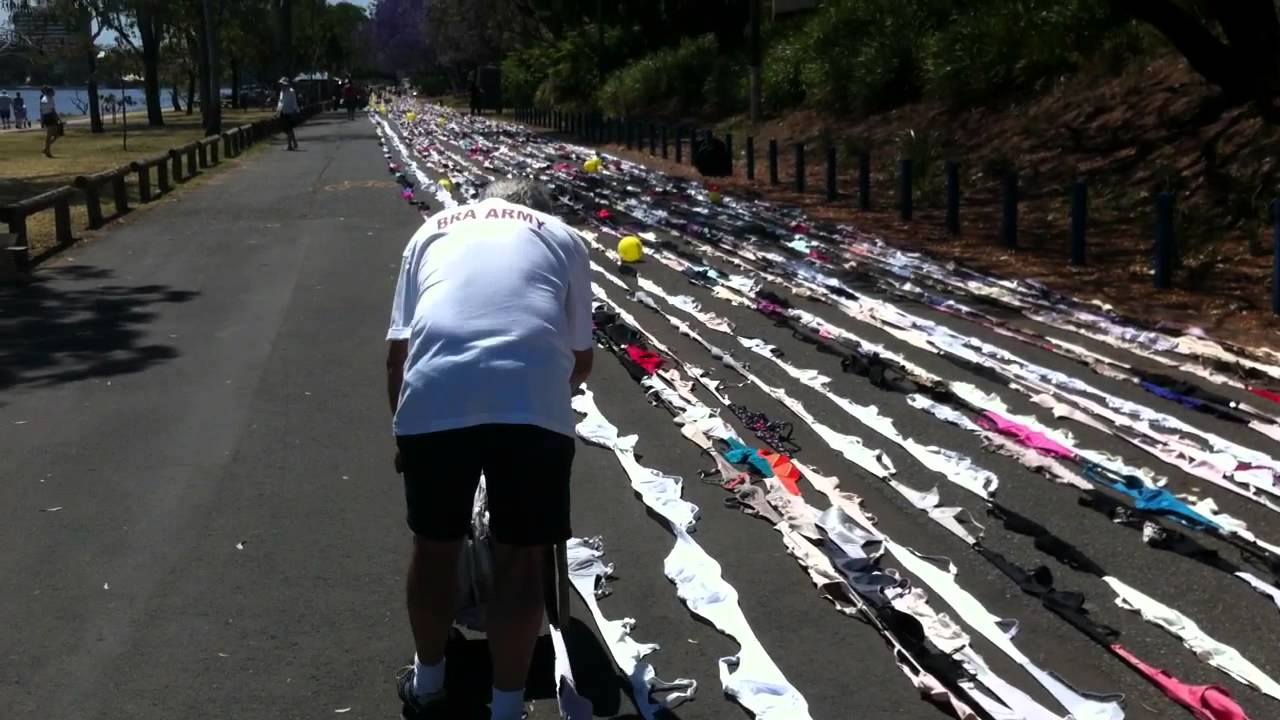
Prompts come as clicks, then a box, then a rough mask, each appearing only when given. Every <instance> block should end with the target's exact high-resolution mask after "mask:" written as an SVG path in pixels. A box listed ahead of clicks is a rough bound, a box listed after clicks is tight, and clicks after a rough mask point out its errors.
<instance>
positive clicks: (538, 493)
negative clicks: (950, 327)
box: [396, 425, 575, 545]
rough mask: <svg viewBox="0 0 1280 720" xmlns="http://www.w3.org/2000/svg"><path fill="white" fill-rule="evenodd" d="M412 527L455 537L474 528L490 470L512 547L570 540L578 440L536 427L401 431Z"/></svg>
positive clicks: (493, 511) (492, 517)
mask: <svg viewBox="0 0 1280 720" xmlns="http://www.w3.org/2000/svg"><path fill="white" fill-rule="evenodd" d="M396 445H397V446H398V447H399V449H400V463H401V468H402V469H403V471H404V496H405V502H406V504H407V505H408V510H409V512H408V522H409V529H410V530H412V531H413V532H414V534H415V535H419V536H422V537H425V538H427V539H428V540H435V541H438V542H448V541H452V540H461V539H462V538H464V537H465V536H466V534H467V532H468V530H470V528H471V506H472V503H473V500H474V498H475V494H476V487H477V486H478V485H479V483H480V473H482V472H483V473H484V478H485V487H486V488H487V490H488V496H489V529H490V532H491V533H492V534H493V538H494V540H497V541H498V542H500V543H504V544H507V545H553V544H555V543H558V542H563V541H565V540H568V539H569V538H570V537H571V535H572V533H571V531H570V528H569V475H570V473H571V471H572V468H573V454H574V450H575V441H574V439H573V438H571V437H569V436H568V435H561V434H560V433H558V432H553V431H551V430H547V429H544V428H540V427H537V426H534V425H475V426H472V427H465V428H458V429H456V430H444V431H441V432H434V433H426V434H424V435H400V436H398V437H396Z"/></svg>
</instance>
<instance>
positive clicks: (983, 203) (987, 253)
mask: <svg viewBox="0 0 1280 720" xmlns="http://www.w3.org/2000/svg"><path fill="white" fill-rule="evenodd" d="M1211 97H1212V93H1211V90H1210V89H1209V88H1208V87H1206V86H1205V85H1204V83H1203V82H1202V81H1200V80H1199V79H1198V78H1197V77H1196V76H1195V75H1194V73H1192V72H1191V71H1190V70H1189V69H1188V68H1186V66H1185V65H1184V64H1182V63H1180V62H1174V61H1161V62H1157V63H1153V64H1152V65H1150V66H1149V67H1144V68H1141V69H1138V70H1135V71H1132V72H1130V73H1127V74H1125V75H1123V76H1121V77H1117V78H1111V79H1098V78H1087V77H1082V78H1077V79H1074V80H1071V81H1065V82H1063V83H1062V84H1060V85H1059V86H1057V87H1055V88H1053V89H1052V90H1050V91H1048V92H1046V93H1044V94H1043V95H1040V96H1037V97H1035V98H1031V99H1029V100H1027V101H1025V102H1022V103H1019V104H1014V105H1010V106H1004V107H987V108H977V109H973V110H969V111H964V112H952V111H948V110H947V109H945V108H941V107H939V106H936V105H929V104H920V105H913V106H910V107H906V108H902V109H900V110H896V111H894V112H891V113H886V114H883V115H878V116H874V117H871V118H868V119H865V120H862V121H858V122H850V121H849V120H848V119H843V118H833V117H829V116H823V115H821V114H818V113H815V112H812V111H798V112H793V113H789V114H787V115H785V116H783V117H781V118H776V119H774V120H771V121H769V122H767V123H762V124H761V125H758V126H754V127H752V126H751V125H750V124H748V123H747V122H745V121H744V120H743V119H742V118H732V119H730V120H728V121H726V122H724V123H722V124H720V125H719V127H718V128H717V131H718V134H720V135H723V133H724V132H725V131H726V130H731V131H732V132H733V133H734V135H735V151H736V153H737V159H736V163H735V170H736V175H735V177H734V178H731V179H730V178H725V179H721V180H718V181H717V182H718V183H719V184H720V185H722V186H725V187H726V189H728V190H729V191H730V192H732V193H734V194H738V195H746V196H755V197H767V198H769V199H771V200H774V201H778V202H783V203H788V204H792V205H798V206H801V207H803V208H805V210H806V212H808V213H810V214H812V215H814V216H816V217H821V218H824V219H827V220H831V221H835V222H842V223H848V224H850V225H853V226H855V227H857V228H858V229H860V230H863V231H866V232H869V233H872V234H875V235H879V236H881V237H884V238H885V239H886V240H887V241H889V242H891V243H893V244H894V245H896V246H898V247H903V248H909V249H916V250H924V251H927V252H929V253H931V254H933V255H934V256H936V257H938V258H940V259H944V260H954V261H957V262H961V263H966V264H969V265H971V266H973V267H977V268H979V269H982V270H986V271H989V272H994V273H999V274H1005V275H1008V276H1013V277H1023V278H1034V279H1037V280H1040V281H1042V282H1044V283H1045V284H1047V285H1049V286H1051V287H1054V288H1055V289H1058V290H1061V291H1064V292H1067V293H1070V294H1072V295H1074V296H1076V297H1081V298H1095V299H1098V300H1103V301H1105V302H1109V303H1111V304H1113V305H1114V306H1115V307H1116V308H1117V309H1119V310H1121V311H1123V312H1125V313H1126V314H1129V315H1132V316H1135V317H1142V318H1146V319H1148V320H1149V321H1150V322H1151V323H1153V324H1154V323H1156V322H1161V321H1163V322H1168V323H1176V324H1185V325H1194V326H1198V327H1201V328H1204V329H1206V330H1208V331H1209V332H1210V333H1212V334H1215V335H1220V336H1222V337H1224V338H1228V339H1233V340H1237V341H1239V342H1242V343H1245V344H1250V345H1265V346H1275V345H1276V344H1277V343H1280V317H1277V316H1275V315H1272V313H1271V311H1270V306H1269V296H1268V293H1269V287H1270V268H1271V253H1270V249H1271V248H1270V245H1271V241H1270V236H1271V226H1270V223H1269V222H1267V218H1266V215H1267V212H1266V210H1267V203H1269V202H1270V200H1271V197H1272V196H1273V195H1275V193H1276V188H1277V187H1278V186H1280V185H1278V184H1277V183H1280V163H1277V162H1276V160H1275V153H1274V148H1275V147H1276V144H1277V143H1278V142H1280V128H1277V127H1273V126H1267V125H1265V124H1263V123H1261V122H1260V121H1258V120H1257V118H1256V117H1254V116H1253V114H1252V113H1251V112H1250V111H1249V110H1248V109H1247V108H1237V109H1231V110H1227V111H1225V112H1206V108H1209V107H1211V106H1212V101H1211ZM909 130H910V131H913V132H908V131H909ZM748 134H751V135H754V136H755V138H756V180H755V181H754V182H751V181H748V180H747V179H746V176H745V175H746V173H745V168H744V165H745V163H744V162H743V155H742V151H743V144H744V142H743V141H744V138H745V136H746V135H748ZM769 139H776V140H778V144H779V177H780V180H781V183H780V185H779V186H777V187H770V186H769V185H768V168H767V165H766V162H765V160H766V149H767V144H768V141H769ZM795 142H804V143H806V146H807V149H808V151H807V163H806V170H807V172H806V178H807V181H806V186H807V188H808V191H807V192H806V193H805V194H803V195H799V194H796V193H795V192H793V191H792V178H793V177H794V167H793V161H792V158H793V153H792V145H793V143H795ZM828 142H831V143H833V144H834V145H835V147H836V149H837V154H838V156H839V168H840V172H839V174H838V181H839V185H840V192H841V198H840V199H839V200H838V201H837V202H835V203H827V202H826V201H825V199H824V198H823V197H822V193H823V188H824V157H823V153H824V148H825V146H826V145H827V143H828ZM863 147H869V148H870V149H871V155H872V163H873V166H872V186H873V187H872V195H873V199H874V206H875V208H876V211H874V212H869V213H863V212H858V211H855V210H854V209H853V208H854V204H855V201H856V197H855V193H856V177H855V176H856V171H855V169H854V168H855V167H856V159H855V156H856V152H857V150H859V149H861V148H863ZM611 150H612V151H614V152H617V153H618V154H620V155H623V156H626V157H628V158H629V159H633V160H638V161H641V162H644V163H646V164H648V165H650V166H653V167H658V168H660V169H662V170H664V171H668V172H674V173H676V174H681V175H686V176H696V175H697V173H696V172H695V171H693V170H692V168H690V167H689V166H688V165H687V164H686V165H684V166H676V165H675V164H674V163H671V162H664V161H662V160H660V159H657V158H653V157H650V156H649V154H648V152H647V149H646V151H644V152H627V151H626V150H623V149H621V148H617V147H616V146H615V147H614V148H611ZM685 150H686V156H685V157H686V161H685V162H686V163H687V162H688V160H687V158H688V155H687V152H688V146H687V145H686V147H685ZM904 155H911V156H914V157H915V159H916V174H915V177H916V183H915V191H916V198H915V208H916V212H915V221H914V222H911V223H903V222H901V221H900V220H899V218H898V215H897V212H896V210H895V208H896V205H897V198H898V182H899V179H898V164H897V163H898V159H899V158H900V157H902V156H904ZM946 159H956V160H959V161H960V164H961V185H962V193H963V198H962V233H961V235H960V236H959V237H954V236H950V235H948V234H947V233H946V232H945V230H944V229H943V220H942V216H943V211H942V207H943V204H944V201H943V189H944V183H943V182H942V177H941V166H942V161H944V160H946ZM922 160H923V162H922ZM1008 163H1014V164H1016V166H1017V167H1018V168H1019V171H1020V175H1021V187H1020V190H1021V194H1022V197H1023V200H1022V202H1021V204H1020V208H1019V216H1020V219H1019V225H1020V228H1019V240H1020V245H1021V247H1020V248H1019V249H1016V250H1008V249H1005V248H1003V247H1000V246H999V244H998V237H999V234H998V232H999V231H998V229H999V216H1000V203H999V193H998V182H997V181H998V177H999V168H1001V167H1002V166H1004V165H1006V164H1008ZM922 166H925V167H928V168H929V169H928V170H926V171H924V172H922V171H921V167H922ZM1078 176H1083V177H1085V178H1087V179H1088V180H1089V184H1090V190H1089V195H1090V197H1089V206H1090V222H1089V227H1090V229H1089V264H1088V266H1087V267H1084V268H1073V267H1070V266H1068V265H1067V263H1066V260H1067V255H1068V251H1067V244H1068V216H1069V203H1068V200H1067V197H1068V196H1067V189H1068V187H1069V185H1070V183H1071V182H1072V181H1073V180H1074V179H1075V178H1076V177H1078ZM1163 190H1169V191H1173V192H1174V193H1175V194H1176V195H1177V198H1178V219H1177V223H1178V227H1177V234H1178V237H1179V244H1180V245H1181V252H1182V253H1183V258H1184V264H1183V267H1182V268H1181V269H1180V270H1179V271H1178V273H1177V274H1176V276H1175V288H1174V289H1172V290H1164V291H1158V290H1156V289H1154V288H1153V287H1152V278H1151V272H1150V259H1151V248H1152V244H1153V240H1154V235H1153V224H1154V223H1153V216H1154V212H1153V202H1154V196H1155V194H1156V193H1157V192H1159V191H1163Z"/></svg>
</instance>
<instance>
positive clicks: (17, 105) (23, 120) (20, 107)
mask: <svg viewBox="0 0 1280 720" xmlns="http://www.w3.org/2000/svg"><path fill="white" fill-rule="evenodd" d="M13 126H14V127H15V128H17V129H19V130H21V129H23V128H29V127H31V122H30V121H29V120H27V101H26V100H24V99H23V98H22V93H14V94H13Z"/></svg>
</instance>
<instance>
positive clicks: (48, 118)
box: [40, 85, 63, 158]
mask: <svg viewBox="0 0 1280 720" xmlns="http://www.w3.org/2000/svg"><path fill="white" fill-rule="evenodd" d="M53 94H54V93H53V88H51V87H49V86H48V85H45V86H44V87H43V88H41V89H40V127H42V128H44V156H45V157H50V158H51V157H53V151H52V148H53V143H54V142H55V141H57V139H58V138H60V137H62V133H63V125H62V118H61V117H59V116H58V110H57V106H56V105H55V104H54V101H53Z"/></svg>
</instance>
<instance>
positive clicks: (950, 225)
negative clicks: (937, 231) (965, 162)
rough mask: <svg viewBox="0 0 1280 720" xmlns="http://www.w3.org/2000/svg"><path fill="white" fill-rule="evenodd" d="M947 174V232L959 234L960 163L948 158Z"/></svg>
mask: <svg viewBox="0 0 1280 720" xmlns="http://www.w3.org/2000/svg"><path fill="white" fill-rule="evenodd" d="M946 174H947V232H949V233H951V234H952V235H959V234H960V164H959V163H957V162H955V161H954V160H948V161H947V165H946Z"/></svg>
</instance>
